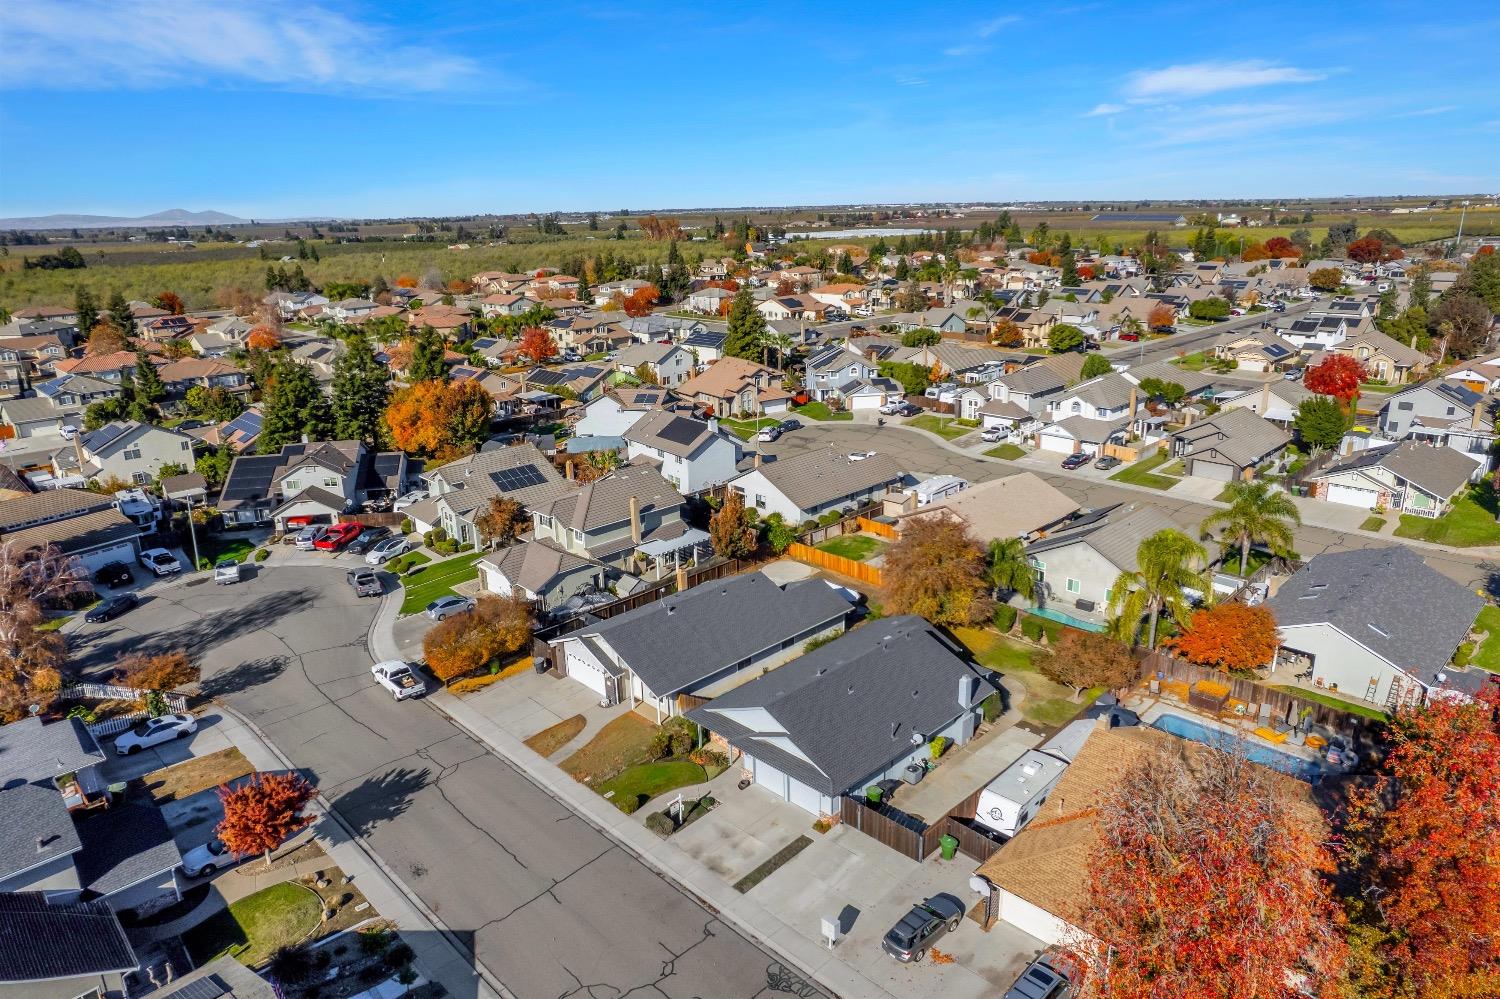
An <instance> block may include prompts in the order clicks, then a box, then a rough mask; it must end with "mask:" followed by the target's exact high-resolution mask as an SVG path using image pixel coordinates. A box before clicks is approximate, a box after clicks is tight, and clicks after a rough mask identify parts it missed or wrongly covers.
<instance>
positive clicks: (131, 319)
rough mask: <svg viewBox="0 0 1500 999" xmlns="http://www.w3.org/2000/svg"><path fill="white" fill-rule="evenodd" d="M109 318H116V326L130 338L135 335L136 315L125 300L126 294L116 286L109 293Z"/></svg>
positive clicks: (126, 337)
mask: <svg viewBox="0 0 1500 999" xmlns="http://www.w3.org/2000/svg"><path fill="white" fill-rule="evenodd" d="M107 308H108V310H109V318H110V319H112V320H114V323H115V328H116V329H118V330H119V331H120V332H121V333H123V334H124V335H125V339H127V340H129V339H130V338H132V337H134V336H135V333H136V330H135V315H134V314H133V313H132V312H131V311H130V303H129V302H127V301H125V296H124V294H122V293H121V291H120V289H118V288H116V289H115V290H114V291H112V292H110V294H109V305H108V306H107Z"/></svg>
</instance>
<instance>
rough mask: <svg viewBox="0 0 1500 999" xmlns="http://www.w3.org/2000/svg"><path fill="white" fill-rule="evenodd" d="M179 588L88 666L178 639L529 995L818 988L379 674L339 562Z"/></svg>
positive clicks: (95, 634) (513, 985)
mask: <svg viewBox="0 0 1500 999" xmlns="http://www.w3.org/2000/svg"><path fill="white" fill-rule="evenodd" d="M257 569H258V571H257V572H256V574H255V576H253V577H252V578H250V579H248V580H247V581H246V582H244V583H241V584H240V585H237V586H229V587H216V586H213V585H212V584H211V583H208V582H207V580H204V579H201V578H200V579H198V580H192V581H186V582H174V583H171V584H168V585H167V586H165V587H156V588H153V590H152V591H150V592H149V594H148V595H147V597H146V599H145V600H144V601H143V603H142V605H141V606H140V607H139V608H138V609H136V610H134V611H132V612H130V613H129V614H126V615H124V616H123V617H120V618H117V619H115V620H114V621H111V622H109V623H108V624H103V625H87V626H85V627H84V628H82V629H80V630H79V631H77V632H75V633H74V634H73V635H72V636H71V641H72V643H73V645H74V650H75V656H76V657H77V659H78V660H79V661H80V663H81V665H83V666H84V667H85V668H86V669H96V670H97V669H105V668H109V667H111V666H112V665H113V664H114V663H116V662H118V660H119V659H120V657H121V656H123V655H126V654H129V653H132V652H147V653H149V652H155V651H166V650H171V649H179V648H180V649H185V650H187V651H188V652H189V653H190V654H192V655H193V656H194V657H195V658H196V659H197V661H198V662H199V663H200V664H201V666H202V668H203V677H204V679H203V687H204V689H205V691H206V692H207V693H209V694H211V695H216V696H220V697H223V698H225V699H226V700H227V702H228V703H229V704H230V705H231V706H232V707H234V708H235V709H236V710H238V711H239V712H240V713H242V714H244V715H245V716H247V717H248V718H249V719H250V720H251V721H252V722H253V723H254V724H255V725H256V726H257V727H258V728H259V729H260V730H261V731H262V732H263V733H264V734H265V735H266V737H267V738H269V739H270V740H271V741H272V742H274V743H275V744H276V745H277V747H278V748H279V749H280V750H281V751H282V753H284V754H285V755H286V756H287V757H288V758H289V759H291V760H292V762H293V763H295V764H296V765H297V766H298V767H299V768H300V769H302V770H303V771H304V772H305V773H306V774H307V775H308V776H309V779H311V780H313V781H315V782H316V783H317V785H318V787H319V789H320V790H321V791H322V793H323V795H324V796H325V798H326V799H327V800H328V801H329V803H330V804H331V805H332V807H333V808H335V809H336V810H337V811H338V812H339V814H340V815H341V816H342V817H343V818H344V819H345V820H346V821H347V822H348V823H349V824H350V825H351V826H352V827H353V828H354V829H356V830H357V831H358V832H359V833H360V834H362V835H363V836H364V837H365V838H366V840H367V841H368V842H369V844H370V846H371V847H372V848H373V849H374V850H375V852H376V853H378V854H379V855H380V857H381V858H382V859H383V860H384V861H385V862H386V864H388V865H389V866H390V867H391V868H392V869H393V870H394V871H395V872H396V873H397V875H398V876H399V877H401V878H402V880H404V881H405V882H406V884H407V885H408V886H409V887H410V888H412V889H413V890H414V891H415V892H417V894H419V895H420V896H421V898H422V900H423V901H424V902H425V903H426V904H427V906H428V907H429V908H430V909H432V910H433V911H435V912H436V913H437V914H438V916H439V917H440V918H441V919H442V920H443V922H444V923H445V924H447V925H448V926H449V927H450V928H451V929H453V930H454V931H455V933H456V934H457V935H458V936H459V938H460V939H461V940H463V941H465V942H466V943H467V945H468V947H469V949H470V951H471V953H473V954H475V955H477V958H478V960H480V961H481V962H483V965H484V966H485V967H486V968H487V969H488V970H489V971H490V972H491V973H492V974H493V975H494V976H495V977H496V978H498V979H499V980H500V981H502V982H503V983H504V984H505V985H506V986H507V987H508V988H509V989H510V990H511V992H512V993H514V994H515V995H516V996H518V997H521V999H533V997H535V999H559V997H570V996H588V997H606V996H608V997H619V996H624V995H627V994H629V995H637V996H660V997H669V999H690V997H746V999H748V997H755V996H769V995H774V994H778V993H788V992H790V993H792V994H795V995H798V996H807V997H814V996H817V995H819V993H818V992H817V990H816V989H813V988H812V987H810V986H808V985H807V984H806V983H804V982H802V981H801V979H800V977H799V976H797V975H796V974H794V973H790V972H788V971H787V969H786V968H785V967H784V966H783V965H782V964H781V963H780V962H779V961H777V960H776V959H774V958H772V957H771V956H769V955H768V954H766V953H765V952H764V951H762V950H761V949H760V948H759V947H757V946H756V945H754V944H752V943H750V942H749V941H748V940H746V939H745V938H744V937H742V936H740V935H739V934H738V933H736V932H735V931H734V930H732V929H730V928H729V927H728V926H726V925H725V924H723V923H722V922H720V921H719V920H718V919H716V918H715V917H714V915H713V914H712V913H710V912H708V911H707V910H705V909H704V908H703V907H702V906H700V905H699V904H698V903H697V902H696V901H694V900H693V899H691V898H690V897H688V896H687V895H685V894H683V893H682V892H680V891H679V890H677V889H676V888H675V887H673V886H672V885H670V884H668V883H667V882H665V881H663V880H662V879H661V878H660V877H658V876H657V875H656V874H655V873H653V872H652V871H651V870H649V869H648V868H647V867H645V866H644V865H643V864H641V863H640V862H639V861H637V860H636V859H635V858H634V857H632V856H631V855H630V854H628V853H626V852H624V851H623V850H621V849H620V848H619V847H617V846H616V845H615V844H614V843H613V841H611V840H610V839H608V838H606V837H605V836H604V835H602V834H601V833H599V832H598V831H597V830H595V829H594V828H593V827H592V826H590V825H589V824H587V823H586V822H585V821H583V820H582V819H581V818H579V817H578V816H577V815H576V814H575V813H573V812H572V811H571V810H569V809H568V808H567V807H565V806H564V805H562V804H561V803H559V802H558V801H557V800H555V799H554V798H552V797H551V796H550V795H548V794H546V793H545V792H543V791H542V790H540V789H539V788H537V787H536V786H535V785H533V784H532V783H531V782H530V781H528V780H527V779H526V778H525V777H524V776H523V775H522V774H520V773H519V772H518V771H516V770H515V769H513V768H512V767H511V766H510V765H509V764H507V763H505V762H504V761H502V760H500V759H498V758H497V757H495V756H493V755H491V754H490V753H489V752H488V751H487V750H486V749H485V747H484V746H482V745H481V744H479V743H478V742H476V741H474V740H473V739H471V738H470V737H469V736H467V735H465V734H464V733H463V732H462V731H460V730H459V729H458V728H456V727H455V726H454V725H453V724H452V723H450V722H449V721H448V720H447V719H446V718H445V717H444V716H443V715H441V714H440V713H439V712H438V711H437V710H435V709H434V708H432V707H430V706H429V705H428V704H427V703H425V702H423V701H408V702H403V703H397V702H395V701H393V700H392V699H391V697H390V696H389V695H388V694H387V693H385V692H384V691H383V690H381V689H380V688H378V687H376V685H375V683H374V681H373V680H372V678H371V676H370V673H369V668H370V657H369V654H368V652H367V650H366V645H365V643H366V635H367V633H368V631H369V628H370V624H371V621H372V620H373V618H374V614H375V610H376V604H375V602H373V601H368V600H367V601H363V602H361V601H360V600H359V599H358V598H356V597H355V596H354V595H353V593H352V592H351V591H350V590H349V588H348V587H347V586H345V585H344V580H343V571H342V567H338V566H330V567H328V568H323V567H297V566H280V567H277V566H274V565H273V566H271V567H257Z"/></svg>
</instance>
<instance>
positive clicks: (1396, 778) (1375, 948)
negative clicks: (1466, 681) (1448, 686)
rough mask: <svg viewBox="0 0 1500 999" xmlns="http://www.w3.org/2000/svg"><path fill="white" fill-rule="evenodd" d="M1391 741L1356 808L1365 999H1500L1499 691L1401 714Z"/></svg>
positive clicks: (1355, 799) (1491, 688)
mask: <svg viewBox="0 0 1500 999" xmlns="http://www.w3.org/2000/svg"><path fill="white" fill-rule="evenodd" d="M1391 734H1392V737H1393V743H1394V745H1393V748H1392V749H1391V751H1390V754H1389V755H1388V756H1387V757H1386V762H1385V770H1384V772H1383V773H1382V774H1381V776H1380V779H1379V781H1378V783H1377V784H1376V785H1375V786H1374V787H1369V788H1364V789H1362V790H1359V791H1356V792H1355V793H1354V794H1353V795H1352V796H1351V797H1352V806H1353V807H1352V809H1351V812H1352V815H1353V820H1352V821H1351V835H1350V842H1351V845H1352V850H1351V860H1352V864H1351V867H1352V868H1353V869H1354V871H1355V872H1356V873H1357V874H1358V876H1359V878H1360V881H1361V886H1360V887H1361V890H1360V891H1359V893H1358V895H1357V896H1354V897H1355V898H1357V900H1358V901H1356V902H1355V903H1354V906H1353V913H1352V914H1353V916H1354V919H1355V922H1356V924H1357V926H1358V929H1357V931H1356V933H1355V934H1354V935H1353V938H1354V940H1355V941H1356V952H1357V953H1360V952H1363V953H1360V956H1361V957H1363V958H1364V959H1365V960H1363V961H1361V962H1360V964H1361V967H1362V968H1363V969H1364V970H1365V974H1364V975H1363V976H1361V978H1360V979H1359V980H1358V984H1359V985H1360V986H1361V989H1362V991H1361V992H1360V995H1361V996H1365V997H1369V999H1416V997H1422V999H1470V997H1478V996H1495V995H1500V933H1497V931H1496V928H1497V927H1500V688H1497V687H1496V685H1495V684H1494V683H1487V684H1485V686H1484V687H1483V688H1482V689H1481V691H1480V692H1479V694H1478V696H1477V697H1476V698H1475V699H1474V700H1472V701H1470V700H1462V701H1461V700H1457V699H1454V698H1452V697H1443V696H1441V695H1440V696H1438V697H1436V698H1434V699H1433V700H1432V701H1431V702H1430V703H1428V704H1426V705H1424V706H1422V707H1419V708H1410V709H1406V710H1403V711H1401V712H1400V713H1398V714H1397V716H1396V718H1395V720H1394V723H1393V724H1392V727H1391Z"/></svg>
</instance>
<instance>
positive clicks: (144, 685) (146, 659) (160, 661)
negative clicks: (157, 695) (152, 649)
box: [119, 650, 198, 691]
mask: <svg viewBox="0 0 1500 999" xmlns="http://www.w3.org/2000/svg"><path fill="white" fill-rule="evenodd" d="M119 668H120V673H121V674H122V675H123V677H124V685H125V686H127V687H134V688H135V689H136V690H148V691H164V690H176V689H177V688H178V687H184V686H186V685H187V684H190V683H194V682H196V681H197V680H198V667H197V666H194V665H193V664H192V662H191V661H189V659H188V657H187V653H186V652H183V651H181V650H178V651H176V652H162V653H158V654H157V655H139V654H138V655H133V656H128V657H127V658H126V659H124V660H123V661H122V662H121V663H120V667H119Z"/></svg>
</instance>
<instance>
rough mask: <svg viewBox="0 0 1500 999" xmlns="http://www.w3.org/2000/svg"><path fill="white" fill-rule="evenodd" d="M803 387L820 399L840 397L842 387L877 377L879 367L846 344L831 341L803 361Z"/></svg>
mask: <svg viewBox="0 0 1500 999" xmlns="http://www.w3.org/2000/svg"><path fill="white" fill-rule="evenodd" d="M802 370H803V378H802V384H803V387H804V388H805V389H806V390H807V393H808V394H809V395H811V396H812V397H813V398H814V399H817V400H819V401H821V400H824V399H828V398H830V397H833V398H839V397H840V396H841V393H840V391H839V387H840V386H842V385H845V384H847V383H851V382H858V381H861V380H864V381H869V380H871V379H873V378H875V377H877V376H878V375H879V373H880V370H879V368H878V367H877V366H876V365H875V363H874V362H872V361H870V360H869V359H867V358H866V357H865V355H863V354H861V353H860V352H859V351H857V350H854V349H852V348H850V347H849V346H848V345H847V344H830V345H829V346H827V347H823V348H822V349H820V350H817V351H814V352H813V353H812V354H811V355H809V357H808V358H807V360H806V361H805V362H803V365H802Z"/></svg>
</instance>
